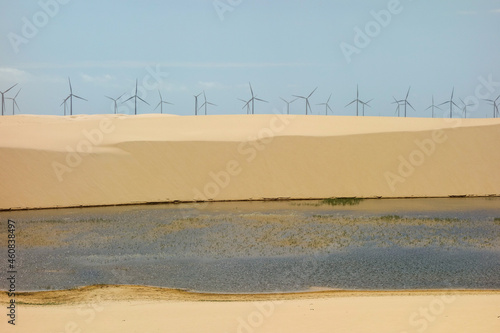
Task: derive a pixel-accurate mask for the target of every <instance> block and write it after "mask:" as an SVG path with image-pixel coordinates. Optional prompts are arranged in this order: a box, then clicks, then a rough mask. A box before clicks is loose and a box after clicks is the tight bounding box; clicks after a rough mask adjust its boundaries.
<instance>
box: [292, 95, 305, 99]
mask: <svg viewBox="0 0 500 333" xmlns="http://www.w3.org/2000/svg"><path fill="white" fill-rule="evenodd" d="M292 96H293V97H297V98H302V99H306V98H305V97H304V96H297V95H292Z"/></svg>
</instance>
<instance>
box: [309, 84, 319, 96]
mask: <svg viewBox="0 0 500 333" xmlns="http://www.w3.org/2000/svg"><path fill="white" fill-rule="evenodd" d="M317 89H318V87H316V88H314V90H313V91H312V93H310V94H309V96H307V98H310V97H311V96H312V94H314V92H315V91H316V90H317Z"/></svg>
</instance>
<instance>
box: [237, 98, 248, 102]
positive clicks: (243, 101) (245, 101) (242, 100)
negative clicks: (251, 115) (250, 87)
mask: <svg viewBox="0 0 500 333" xmlns="http://www.w3.org/2000/svg"><path fill="white" fill-rule="evenodd" d="M238 100H239V101H242V102H243V103H246V102H247V101H245V100H244V99H241V98H238Z"/></svg>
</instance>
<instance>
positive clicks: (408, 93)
mask: <svg viewBox="0 0 500 333" xmlns="http://www.w3.org/2000/svg"><path fill="white" fill-rule="evenodd" d="M410 89H411V86H410V87H409V88H408V92H407V93H406V98H405V99H408V96H409V95H410Z"/></svg>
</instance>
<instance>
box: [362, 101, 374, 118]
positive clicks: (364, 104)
mask: <svg viewBox="0 0 500 333" xmlns="http://www.w3.org/2000/svg"><path fill="white" fill-rule="evenodd" d="M371 101H373V99H370V100H369V101H368V102H363V101H360V103H361V105H363V117H364V116H365V106H367V107H369V108H371V106H370V102H371Z"/></svg>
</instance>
